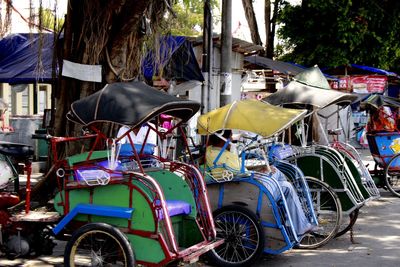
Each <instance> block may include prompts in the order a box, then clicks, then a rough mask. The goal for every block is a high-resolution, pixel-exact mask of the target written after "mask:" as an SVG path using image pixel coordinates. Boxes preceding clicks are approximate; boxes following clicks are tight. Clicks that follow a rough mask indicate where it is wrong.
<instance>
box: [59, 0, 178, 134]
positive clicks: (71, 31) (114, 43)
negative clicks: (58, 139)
mask: <svg viewBox="0 0 400 267" xmlns="http://www.w3.org/2000/svg"><path fill="white" fill-rule="evenodd" d="M170 1H171V0H166V1H159V0H85V1H81V0H69V3H68V10H67V17H66V21H65V23H66V26H65V36H64V47H63V53H62V56H63V58H62V59H66V60H69V61H72V62H75V63H80V64H89V65H102V69H103V79H102V80H103V82H102V83H94V82H84V81H79V80H75V79H71V78H65V77H61V78H60V79H61V82H60V90H59V92H57V94H56V101H57V103H56V106H57V108H56V119H55V133H56V135H59V136H65V135H79V134H80V132H79V131H80V129H79V128H77V127H76V126H75V125H69V124H68V122H67V120H66V113H67V112H68V111H69V109H70V106H71V104H72V102H73V101H75V100H77V99H80V98H83V97H85V96H87V95H90V94H92V93H94V92H96V91H97V90H99V89H101V88H102V87H103V86H104V85H105V84H106V83H113V82H118V81H129V80H132V79H133V78H135V77H137V76H138V75H139V74H140V64H141V57H142V55H143V43H144V41H145V40H146V39H150V38H151V37H154V36H156V34H153V35H152V36H146V34H145V33H143V31H141V30H140V29H141V28H140V27H141V26H142V24H141V23H142V21H144V18H147V21H150V27H151V31H152V32H153V33H156V32H157V27H158V25H159V23H160V21H161V19H162V18H163V15H164V13H165V10H166V9H167V6H168V5H167V2H168V3H169V4H170ZM154 38H157V37H154ZM157 42H158V41H157ZM157 42H153V43H157Z"/></svg>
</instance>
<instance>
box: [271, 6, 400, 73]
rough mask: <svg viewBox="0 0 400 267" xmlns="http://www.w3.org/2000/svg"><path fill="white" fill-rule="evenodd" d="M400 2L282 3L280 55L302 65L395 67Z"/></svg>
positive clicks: (399, 44) (399, 45)
mask: <svg viewBox="0 0 400 267" xmlns="http://www.w3.org/2000/svg"><path fill="white" fill-rule="evenodd" d="M399 12H400V2H399V1H396V0H384V1H376V0H327V1H319V0H303V2H302V5H298V6H291V5H286V6H285V7H284V8H283V12H282V14H281V16H280V23H281V24H282V26H281V28H280V30H279V36H280V37H281V38H282V39H283V40H284V41H285V47H284V51H286V53H285V54H284V55H281V57H280V59H282V60H286V61H294V62H296V63H299V64H303V65H308V66H309V65H313V64H318V65H320V66H330V67H334V66H339V65H344V64H349V63H356V64H364V65H369V66H374V67H378V68H383V69H391V70H394V69H396V68H397V70H398V69H399V58H400V42H399V41H398V33H399V30H400V16H399V15H398V14H399Z"/></svg>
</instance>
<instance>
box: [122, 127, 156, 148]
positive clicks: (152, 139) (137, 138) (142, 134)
mask: <svg viewBox="0 0 400 267" xmlns="http://www.w3.org/2000/svg"><path fill="white" fill-rule="evenodd" d="M148 124H149V125H150V126H151V127H154V125H153V124H151V123H148ZM154 128H155V127H154ZM130 129H131V128H129V127H128V126H125V125H124V126H122V127H121V128H120V129H119V131H118V134H117V138H119V137H121V136H122V135H124V134H125V133H126V132H127V131H129V130H130ZM148 130H149V126H148V125H147V124H145V125H143V126H142V127H140V129H139V132H138V133H137V134H135V133H134V132H133V131H131V132H130V133H129V136H130V137H131V139H132V141H133V143H134V144H143V142H144V140H145V138H146V134H147V131H148ZM119 143H120V144H126V143H129V138H128V135H126V136H125V137H124V138H122V139H121V140H120V141H119ZM146 144H151V145H157V133H156V132H155V131H154V130H152V129H151V130H150V132H149V136H148V137H147V140H146Z"/></svg>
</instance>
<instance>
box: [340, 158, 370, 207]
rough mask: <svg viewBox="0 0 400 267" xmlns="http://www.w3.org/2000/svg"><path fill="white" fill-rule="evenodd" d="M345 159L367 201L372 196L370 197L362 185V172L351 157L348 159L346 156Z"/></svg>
mask: <svg viewBox="0 0 400 267" xmlns="http://www.w3.org/2000/svg"><path fill="white" fill-rule="evenodd" d="M343 157H344V158H345V160H346V163H347V166H348V167H349V170H350V172H351V174H352V175H353V178H354V180H355V181H356V183H357V186H358V188H359V189H360V192H361V194H362V196H363V197H364V198H365V199H368V198H370V197H371V196H370V195H369V193H368V191H367V190H365V187H364V185H363V184H362V181H361V175H360V172H359V171H358V169H357V167H356V165H355V164H354V163H353V161H352V160H351V159H350V158H349V157H347V156H346V155H343Z"/></svg>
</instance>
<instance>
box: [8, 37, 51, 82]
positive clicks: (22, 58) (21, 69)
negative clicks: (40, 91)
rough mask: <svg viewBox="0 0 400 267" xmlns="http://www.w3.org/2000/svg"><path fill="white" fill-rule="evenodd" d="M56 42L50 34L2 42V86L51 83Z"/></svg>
mask: <svg viewBox="0 0 400 267" xmlns="http://www.w3.org/2000/svg"><path fill="white" fill-rule="evenodd" d="M53 38H54V36H53V34H46V33H43V34H42V35H41V36H40V35H39V34H12V35H8V36H6V37H5V38H3V39H2V40H0V82H2V83H10V84H21V83H23V84H26V83H35V82H41V83H50V82H51V80H52V60H53ZM39 48H41V50H40V51H39ZM39 59H41V63H40V60H39Z"/></svg>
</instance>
